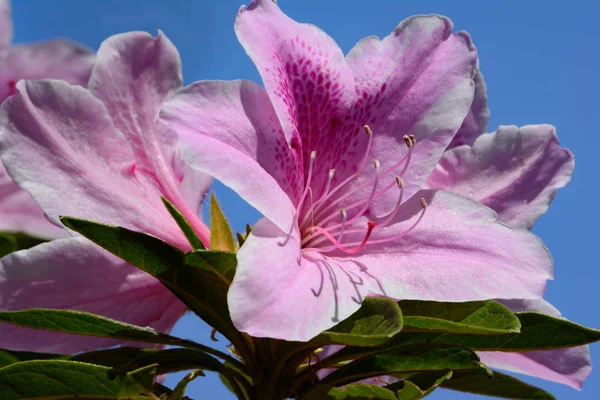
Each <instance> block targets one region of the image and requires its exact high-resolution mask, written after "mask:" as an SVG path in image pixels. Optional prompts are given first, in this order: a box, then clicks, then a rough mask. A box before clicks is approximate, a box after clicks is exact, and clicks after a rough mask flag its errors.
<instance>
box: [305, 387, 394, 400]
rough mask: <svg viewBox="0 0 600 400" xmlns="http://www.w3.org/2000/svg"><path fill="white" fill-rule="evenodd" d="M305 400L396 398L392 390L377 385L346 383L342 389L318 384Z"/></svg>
mask: <svg viewBox="0 0 600 400" xmlns="http://www.w3.org/2000/svg"><path fill="white" fill-rule="evenodd" d="M303 399H305V400H398V399H397V397H396V396H395V395H394V393H393V392H391V391H389V390H387V389H384V388H382V387H381V386H377V385H364V384H357V385H348V386H346V387H345V388H343V389H337V388H334V387H331V386H319V387H317V388H315V389H314V390H313V391H311V393H309V394H308V395H307V396H306V397H303Z"/></svg>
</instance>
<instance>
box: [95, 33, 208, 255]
mask: <svg viewBox="0 0 600 400" xmlns="http://www.w3.org/2000/svg"><path fill="white" fill-rule="evenodd" d="M181 81H182V77H181V61H180V59H179V53H178V52H177V49H176V48H175V46H174V45H173V43H171V42H170V41H169V39H168V38H167V37H166V36H165V35H164V34H163V33H162V32H159V34H158V36H157V37H156V38H153V37H152V36H151V35H149V34H147V33H145V32H130V33H124V34H121V35H115V36H112V37H110V38H109V39H107V40H105V41H104V42H103V43H102V45H101V47H100V50H98V59H97V62H96V65H95V66H94V69H93V71H92V76H91V77H90V82H89V90H90V92H91V93H92V94H93V95H94V96H96V97H97V98H99V99H100V100H102V102H103V103H104V105H105V106H106V108H107V110H108V113H109V114H110V116H111V117H112V121H113V124H114V126H115V127H116V128H117V129H118V130H119V131H120V132H121V133H122V134H123V135H124V137H125V139H126V140H127V142H129V146H130V147H131V149H132V150H133V153H134V154H135V160H136V164H135V166H134V168H135V169H136V170H137V171H139V173H141V174H144V175H147V176H148V177H150V178H151V180H154V181H155V182H154V183H155V185H156V186H157V188H159V190H160V192H161V194H162V195H163V196H164V197H166V198H168V199H169V200H170V201H171V202H172V203H173V204H175V206H177V208H179V210H180V211H181V212H182V213H183V214H184V215H185V217H186V218H187V219H188V220H189V221H190V223H191V224H192V226H194V228H196V231H197V233H198V234H199V235H200V237H201V239H202V241H203V242H204V243H208V234H209V233H208V229H207V228H206V226H205V225H204V224H203V223H202V222H201V221H200V219H199V217H198V216H197V215H196V213H195V210H192V209H190V207H189V206H188V204H187V203H186V201H185V200H184V199H183V198H182V196H181V193H180V192H179V189H178V185H179V182H178V181H177V179H176V177H175V171H174V166H175V165H179V164H180V163H181V162H182V161H181V160H178V159H177V157H179V156H181V152H179V151H178V139H177V135H175V134H174V133H173V132H171V131H170V130H167V129H163V127H162V125H161V124H158V123H157V121H158V115H159V112H160V109H161V106H162V104H163V102H164V101H165V100H167V99H168V98H170V97H171V96H172V95H173V94H174V93H175V91H176V90H178V89H179V88H180V87H181ZM180 172H181V171H180ZM180 178H181V179H183V177H180Z"/></svg>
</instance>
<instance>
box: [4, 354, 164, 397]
mask: <svg viewBox="0 0 600 400" xmlns="http://www.w3.org/2000/svg"><path fill="white" fill-rule="evenodd" d="M109 369H110V368H108V367H102V366H98V365H92V364H85V363H80V362H74V361H64V360H57V361H25V362H20V363H16V364H11V365H9V366H7V367H4V368H0V393H1V394H2V400H34V399H40V400H48V399H54V400H60V399H73V400H76V399H85V398H98V399H102V400H111V399H115V400H126V399H142V398H151V397H150V392H151V390H152V385H153V383H154V375H155V374H156V366H148V367H145V368H142V369H139V370H136V371H132V372H130V373H129V374H127V375H125V376H123V377H118V378H116V379H112V380H111V379H109V377H108V374H107V372H108V370H109Z"/></svg>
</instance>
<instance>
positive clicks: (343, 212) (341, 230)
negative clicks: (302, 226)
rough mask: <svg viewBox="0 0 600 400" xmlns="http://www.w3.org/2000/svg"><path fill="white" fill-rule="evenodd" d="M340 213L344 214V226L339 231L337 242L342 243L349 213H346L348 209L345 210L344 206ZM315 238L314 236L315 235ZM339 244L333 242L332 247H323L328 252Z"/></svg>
mask: <svg viewBox="0 0 600 400" xmlns="http://www.w3.org/2000/svg"><path fill="white" fill-rule="evenodd" d="M340 214H342V227H341V228H340V231H339V232H338V235H337V239H336V241H337V243H342V239H343V238H344V231H345V230H346V219H347V217H348V214H347V213H346V210H344V209H343V208H342V209H341V210H340ZM325 231H327V229H325ZM313 233H314V229H313ZM313 239H314V236H313ZM337 247H338V246H337V245H336V244H332V245H331V246H330V247H328V248H326V249H323V250H322V251H323V252H328V251H332V250H335V249H336V248H337Z"/></svg>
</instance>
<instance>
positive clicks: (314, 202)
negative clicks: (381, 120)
mask: <svg viewBox="0 0 600 400" xmlns="http://www.w3.org/2000/svg"><path fill="white" fill-rule="evenodd" d="M364 128H365V131H366V133H367V135H368V142H367V146H366V150H365V154H364V157H363V159H362V161H361V163H360V166H359V168H358V170H357V171H356V172H355V173H354V174H352V175H350V176H349V177H348V178H346V179H345V180H343V181H342V182H340V183H339V184H338V185H336V186H335V187H333V188H332V182H333V179H334V176H335V169H330V170H329V173H328V178H327V183H326V184H325V188H324V190H323V193H322V194H321V195H320V197H319V198H318V199H315V198H314V196H313V190H312V188H311V186H310V185H311V181H312V175H313V171H314V164H315V162H316V160H317V153H316V151H311V153H310V161H309V167H308V176H307V179H306V185H305V188H304V191H303V192H302V196H301V197H300V201H299V202H298V210H299V215H298V226H299V228H300V233H301V235H302V242H301V245H302V248H303V249H310V250H311V251H316V252H319V253H329V252H332V251H335V250H339V251H341V252H343V253H346V254H355V253H358V252H359V251H360V250H361V249H363V248H364V247H365V246H366V245H368V244H376V243H386V242H391V241H394V240H397V239H399V238H401V237H403V236H405V235H406V234H408V233H409V232H411V231H412V230H413V229H414V228H415V227H416V226H417V225H418V224H419V222H421V220H422V219H423V216H424V215H425V210H426V209H427V202H426V201H425V199H424V198H421V206H422V211H421V213H420V215H419V217H418V219H417V220H416V221H415V222H414V223H413V224H412V226H410V227H409V228H408V229H407V230H405V231H403V232H401V233H398V234H395V235H392V236H390V237H387V238H382V239H376V240H371V239H370V238H371V234H372V233H373V231H375V230H377V229H381V228H383V227H385V226H387V225H389V224H390V223H391V222H392V221H393V219H394V217H395V216H396V214H397V213H398V211H399V210H400V208H401V206H402V204H403V196H404V181H403V180H402V176H404V175H405V174H406V171H408V167H409V165H410V161H411V158H412V154H413V150H414V148H415V146H416V143H417V142H416V139H415V136H414V135H404V137H403V139H404V144H405V145H406V147H407V148H408V152H407V153H406V154H405V155H404V157H402V159H400V161H398V162H397V163H396V164H395V165H393V166H392V167H390V168H388V169H386V170H384V171H381V165H380V162H379V160H377V159H373V167H374V169H375V176H374V177H373V178H372V179H370V180H369V181H367V182H365V183H363V184H361V185H358V186H357V187H355V188H353V189H352V190H350V191H348V192H346V193H344V194H340V193H339V192H340V191H341V190H342V189H343V188H344V187H345V186H346V185H347V184H349V183H350V182H352V181H353V180H354V179H357V178H358V176H359V174H360V173H361V172H362V171H363V170H364V168H365V166H366V164H367V159H368V157H369V152H370V151H371V145H372V143H373V132H372V131H371V129H370V128H369V126H368V125H365V127H364ZM400 167H401V168H402V169H401V170H400V172H399V173H398V174H397V175H395V177H394V178H391V179H390V175H392V173H393V172H394V171H396V170H397V169H398V168H400ZM384 180H391V182H390V183H389V184H387V185H385V186H384V187H383V188H382V189H380V190H378V187H379V186H380V182H383V181H384ZM369 186H371V187H372V188H371V190H370V191H369V192H368V196H366V197H365V198H364V199H361V200H357V201H354V202H352V203H350V204H344V203H345V200H346V201H347V199H348V197H350V196H351V195H353V194H355V193H357V192H359V191H360V190H363V189H365V188H368V187H369ZM394 187H397V188H398V190H399V194H398V200H397V202H396V206H395V207H394V209H393V210H392V211H391V212H390V213H389V214H387V215H385V216H382V217H379V218H376V220H369V221H367V223H366V227H365V226H364V222H363V221H359V219H360V218H361V217H363V216H364V215H365V213H366V212H367V210H368V209H369V207H370V206H371V204H372V203H373V200H375V199H377V198H378V197H380V196H382V195H384V194H385V193H387V192H389V191H390V190H392V189H393V188H394ZM328 200H329V201H328ZM354 209H358V211H356V213H354V215H353V216H352V217H350V218H349V217H348V211H349V210H354ZM340 216H341V222H338V223H334V224H331V225H328V224H329V223H330V222H332V221H333V220H334V219H336V218H339V217H340ZM361 225H362V226H361ZM360 233H364V236H363V239H362V240H360V241H357V240H356V239H355V238H356V235H357V234H360ZM350 235H351V236H350ZM349 237H350V239H348V238H349ZM352 238H354V239H352Z"/></svg>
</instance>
